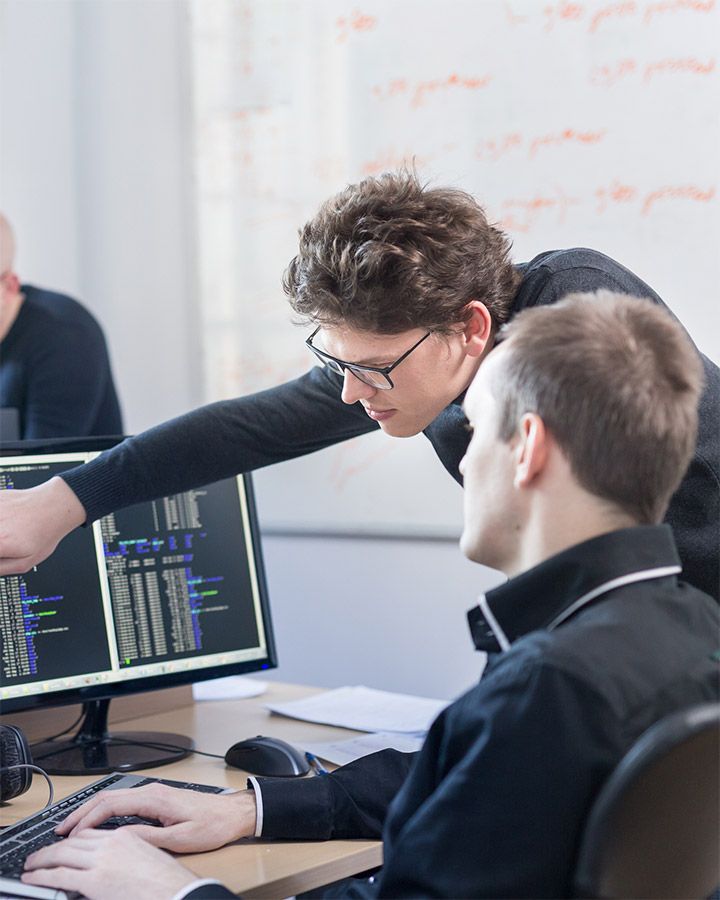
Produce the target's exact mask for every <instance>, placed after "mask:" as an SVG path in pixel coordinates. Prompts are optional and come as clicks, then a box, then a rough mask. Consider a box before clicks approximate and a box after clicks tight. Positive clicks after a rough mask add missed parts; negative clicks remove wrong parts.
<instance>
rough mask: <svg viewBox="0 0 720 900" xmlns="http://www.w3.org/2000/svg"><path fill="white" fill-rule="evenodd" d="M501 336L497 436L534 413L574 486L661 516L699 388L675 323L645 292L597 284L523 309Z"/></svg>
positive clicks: (691, 350)
mask: <svg viewBox="0 0 720 900" xmlns="http://www.w3.org/2000/svg"><path fill="white" fill-rule="evenodd" d="M501 340H504V341H507V350H508V351H509V352H507V353H506V356H505V359H504V361H503V365H502V366H500V367H498V369H499V371H497V372H496V373H495V376H494V378H493V391H494V393H495V396H496V398H497V399H498V400H499V404H500V409H501V417H500V436H501V438H502V439H503V440H506V441H507V440H510V438H511V437H512V435H513V434H515V432H516V430H517V427H518V424H519V422H520V419H521V417H522V415H523V414H524V413H526V412H535V413H537V414H538V415H539V416H540V417H541V418H542V420H543V422H544V423H545V425H546V426H547V428H548V429H549V431H550V432H551V434H552V435H553V437H554V438H555V440H556V441H557V443H558V444H559V446H560V447H561V449H562V451H563V452H564V454H565V455H566V457H567V459H568V461H569V463H570V466H571V469H572V472H573V474H574V475H575V477H576V478H577V480H578V483H579V484H580V485H582V487H584V488H585V489H586V490H588V491H590V492H591V493H593V494H595V495H596V496H598V497H601V498H603V499H605V500H608V501H610V502H611V503H613V504H615V505H616V506H618V507H619V508H620V509H622V510H623V511H625V512H626V513H628V514H630V515H631V516H632V517H633V518H634V519H635V520H636V521H638V522H642V523H654V522H659V521H661V519H662V517H663V515H664V513H665V511H666V509H667V506H668V504H669V502H670V498H671V497H672V495H673V493H674V492H675V490H676V489H677V487H678V485H679V484H680V482H681V480H682V478H683V476H684V474H685V471H686V470H687V467H688V465H689V463H690V459H691V457H692V455H693V451H694V449H695V443H696V439H697V426H698V401H699V398H700V393H701V391H702V386H703V370H702V363H701V361H700V357H699V355H698V352H697V350H696V349H695V347H694V345H693V344H692V342H691V340H690V338H689V337H688V335H687V333H686V332H685V331H684V329H683V328H682V326H681V325H680V324H679V323H678V322H677V321H676V320H675V319H674V318H673V317H672V316H671V314H670V313H669V312H668V311H667V310H665V309H663V308H662V307H660V306H658V305H657V304H656V303H653V302H652V301H651V300H647V299H641V298H639V297H631V296H628V295H626V294H616V293H613V292H612V291H609V290H600V291H597V292H595V293H583V294H570V295H568V296H567V297H565V298H563V299H562V300H561V301H560V302H558V303H556V304H553V305H552V306H543V307H536V308H533V309H528V310H524V311H523V312H521V313H519V314H518V315H517V316H516V317H515V318H514V319H513V320H512V322H510V324H509V325H508V326H506V328H505V329H503V332H502V335H501ZM559 514H561V513H560V512H559Z"/></svg>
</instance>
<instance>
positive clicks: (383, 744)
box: [303, 731, 425, 766]
mask: <svg viewBox="0 0 720 900" xmlns="http://www.w3.org/2000/svg"><path fill="white" fill-rule="evenodd" d="M424 740H425V738H424V735H422V734H417V735H416V734H398V733H392V732H388V731H384V732H382V733H380V734H362V735H358V737H354V738H350V739H349V740H347V741H311V742H309V743H308V742H307V741H305V742H303V750H309V751H310V753H314V754H315V756H317V757H318V758H319V759H324V760H326V762H331V763H335V765H336V766H344V765H345V763H349V762H354V760H356V759H360V757H361V756H367V755H368V754H369V753H376V752H377V751H378V750H400V751H402V752H403V753H413V752H414V751H415V750H419V749H420V748H421V747H422V745H423V741H424Z"/></svg>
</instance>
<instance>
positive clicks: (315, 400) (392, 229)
mask: <svg viewBox="0 0 720 900" xmlns="http://www.w3.org/2000/svg"><path fill="white" fill-rule="evenodd" d="M510 246H511V245H510V239H509V237H508V236H507V235H506V234H503V232H501V231H500V230H499V229H498V228H496V227H495V226H494V225H492V224H491V223H490V222H489V221H488V219H487V217H486V215H485V213H484V211H483V210H482V208H481V207H480V205H479V204H478V202H477V201H476V200H475V199H474V198H473V197H472V196H470V195H469V194H467V193H465V192H464V191H460V190H457V189H454V188H445V187H428V186H425V185H423V184H421V183H420V182H419V180H418V179H417V177H416V176H415V175H414V174H413V173H410V172H405V171H401V172H397V173H387V174H385V175H382V176H379V177H377V178H367V179H365V180H364V181H361V182H360V183H358V184H354V185H350V186H348V187H347V188H346V189H345V190H343V191H341V192H340V193H339V194H337V195H336V196H335V197H331V198H330V199H329V200H328V201H326V202H325V203H324V204H323V205H322V206H321V208H320V210H319V211H318V213H317V214H316V215H315V216H314V217H313V218H312V219H311V220H310V221H309V222H308V223H307V224H306V225H305V226H304V227H303V228H302V230H301V233H300V246H299V251H298V254H297V256H296V257H295V258H294V259H293V260H292V261H291V263H290V266H289V267H288V270H287V272H286V276H285V290H286V293H287V294H288V296H289V298H290V302H291V304H292V306H293V308H294V310H295V312H296V313H298V314H299V315H300V316H302V317H303V318H304V319H305V320H306V321H307V322H309V323H310V325H311V327H312V328H313V329H314V330H313V331H312V333H311V335H310V336H309V337H308V340H307V341H306V343H307V346H308V349H309V350H310V351H312V352H313V353H314V354H315V355H316V357H317V358H318V360H319V361H320V362H322V363H323V367H322V368H319V367H317V366H316V367H315V368H312V369H311V370H310V371H309V372H307V373H306V374H304V375H302V376H301V377H299V378H297V379H295V380H293V381H290V382H288V383H286V384H283V385H280V386H278V387H274V388H271V389H270V390H266V391H261V392H259V393H256V394H251V395H249V396H246V397H238V398H235V399H231V400H224V401H220V402H217V403H212V404H210V405H209V406H204V407H201V408H200V409H197V410H194V411H193V412H191V413H188V414H186V415H184V416H180V417H179V418H177V419H173V420H172V421H170V422H166V423H164V424H162V425H159V426H156V427H155V428H151V429H150V430H149V431H146V432H144V433H142V434H140V435H137V436H135V437H133V438H130V439H129V440H126V441H124V442H123V443H121V444H119V445H118V446H117V447H115V448H114V449H112V450H110V451H108V452H106V453H104V454H102V455H101V456H99V457H98V458H97V459H94V460H92V461H91V462H90V463H87V464H86V465H83V466H80V467H78V468H75V469H70V470H68V471H67V472H64V473H63V474H62V475H61V476H60V477H56V478H52V479H50V480H48V481H47V482H45V483H44V484H41V485H38V486H37V487H35V488H32V489H31V490H28V491H20V490H14V491H0V574H16V573H20V572H24V571H27V570H28V569H29V568H31V567H32V566H34V565H37V564H38V563H39V562H41V561H42V560H43V559H44V558H46V557H47V556H48V555H49V554H50V553H52V551H53V550H54V549H55V547H56V546H57V544H58V542H59V541H60V540H61V539H62V538H63V537H64V536H65V535H66V534H67V533H68V532H69V531H71V530H72V529H73V528H76V527H77V526H79V525H82V524H83V523H89V522H92V521H94V520H95V519H98V518H100V517H101V516H104V515H107V514H108V513H110V512H113V511H115V510H117V509H120V508H122V507H124V506H129V505H131V504H133V503H138V502H140V501H143V500H151V499H156V498H159V497H164V496H167V495H168V494H173V493H177V492H178V491H184V490H189V489H191V488H195V487H198V486H200V485H203V484H208V483H210V482H213V481H219V480H220V479H222V478H228V477H231V476H233V475H236V474H238V473H239V472H248V471H252V470H254V469H258V468H261V467H262V466H268V465H271V464H273V463H276V462H280V461H282V460H286V459H292V458H295V457H298V456H302V455H303V454H307V453H312V452H314V451H316V450H321V449H322V448H324V447H329V446H331V445H333V444H337V443H339V442H341V441H346V440H349V439H350V438H352V437H355V436H357V435H360V434H366V433H368V432H371V431H374V430H376V429H382V431H384V432H385V433H386V434H388V435H391V436H393V437H408V436H410V435H415V434H419V433H420V432H423V433H424V434H425V436H426V437H427V438H428V439H429V440H430V442H431V443H432V445H433V448H434V450H435V452H436V454H437V456H438V458H439V460H440V462H441V463H442V465H443V466H444V467H445V468H446V469H447V471H448V472H449V473H450V475H451V476H452V477H453V478H455V479H457V480H458V481H462V476H461V475H460V473H459V471H458V463H459V462H460V460H461V458H462V456H463V454H464V453H465V450H466V447H467V442H468V433H467V431H466V429H465V417H464V415H463V411H462V400H463V397H464V394H465V391H466V390H467V387H468V385H469V384H470V382H471V381H472V378H473V376H474V375H475V373H476V372H477V370H478V368H479V367H480V366H481V365H482V362H483V360H484V359H485V357H486V356H487V354H488V353H489V352H490V351H491V349H492V347H493V344H494V343H495V339H496V335H497V333H498V330H499V328H500V327H501V326H502V325H503V324H504V323H506V322H508V321H512V319H513V317H514V316H516V315H517V314H518V313H519V312H520V311H522V310H523V309H527V308H531V307H536V306H545V305H548V304H552V303H555V302H556V301H557V300H558V299H559V298H560V297H563V296H565V295H566V294H568V293H571V292H576V291H597V290H600V289H607V290H612V291H616V292H620V293H624V294H628V295H633V296H636V297H648V298H650V299H651V300H653V301H654V302H655V303H657V304H658V305H659V306H663V305H664V304H663V302H662V300H661V299H660V297H659V296H658V295H657V294H656V293H655V292H654V291H653V290H652V288H650V287H649V286H648V285H647V284H645V283H644V282H643V281H641V280H640V278H638V277H637V275H634V274H633V273H632V272H630V271H629V270H628V269H626V268H624V267H623V266H622V265H620V264H619V263H618V262H615V261H614V260H612V259H610V258H609V257H607V256H605V255H604V254H602V253H598V252H597V251H594V250H586V249H570V250H552V251H548V252H545V253H540V254H539V255H538V256H536V257H535V258H534V259H533V260H531V261H530V262H528V263H520V264H514V263H513V262H512V261H511V259H510ZM702 360H703V365H704V369H705V390H704V392H703V395H702V398H701V401H700V427H699V431H698V442H697V448H696V451H695V453H694V456H693V458H692V460H691V462H690V466H689V469H688V471H687V474H686V476H685V478H684V479H683V481H682V482H681V484H680V487H679V488H678V491H677V493H676V494H675V496H674V497H673V498H672V500H671V501H670V505H669V507H668V510H667V514H666V520H667V521H668V522H669V523H670V524H671V525H672V527H673V530H674V532H675V537H676V540H677V543H678V550H679V552H680V558H681V560H682V564H683V572H684V577H685V578H686V580H687V581H688V582H689V583H690V584H692V585H694V586H695V587H697V588H699V589H700V590H703V591H706V592H707V593H709V594H711V595H713V596H714V597H716V598H718V595H719V594H720V554H719V553H718V546H720V432H719V431H718V421H720V370H719V369H718V367H717V366H716V365H715V364H714V363H713V362H711V361H710V360H709V359H707V358H706V357H702ZM370 477H372V473H370Z"/></svg>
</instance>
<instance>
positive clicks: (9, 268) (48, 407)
mask: <svg viewBox="0 0 720 900" xmlns="http://www.w3.org/2000/svg"><path fill="white" fill-rule="evenodd" d="M14 260H15V240H14V237H13V233H12V229H11V228H10V223H9V222H8V221H7V219H6V218H5V217H4V216H3V215H0V407H2V408H3V409H12V410H17V418H18V420H19V429H18V430H19V434H18V435H12V436H9V435H7V434H4V435H1V436H0V437H2V438H3V439H5V440H8V439H13V440H14V439H17V438H19V439H21V440H30V439H31V438H48V437H50V438H52V437H85V436H87V435H103V434H122V433H123V426H122V417H121V415H120V406H119V404H118V398H117V394H116V393H115V385H114V383H113V377H112V372H111V371H110V360H109V357H108V351H107V346H106V344H105V338H104V336H103V333H102V330H101V328H100V326H99V325H98V323H97V322H96V321H95V319H94V318H93V316H92V315H91V314H90V313H89V312H88V311H87V310H86V309H85V307H84V306H81V305H80V304H79V303H78V302H77V300H73V299H72V298H71V297H66V296H65V295H64V294H57V293H55V292H54V291H48V290H45V289H43V288H37V287H33V286H32V285H29V284H22V285H21V284H20V279H19V278H18V276H17V274H16V273H15V270H14Z"/></svg>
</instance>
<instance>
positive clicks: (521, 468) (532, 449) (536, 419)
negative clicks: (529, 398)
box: [513, 413, 549, 488]
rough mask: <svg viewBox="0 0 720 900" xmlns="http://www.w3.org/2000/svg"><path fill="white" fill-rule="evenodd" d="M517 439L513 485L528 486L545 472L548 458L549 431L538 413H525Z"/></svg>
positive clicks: (518, 486)
mask: <svg viewBox="0 0 720 900" xmlns="http://www.w3.org/2000/svg"><path fill="white" fill-rule="evenodd" d="M516 441H517V445H516V447H515V459H516V463H515V477H514V478H513V485H514V487H516V488H520V487H528V486H529V485H530V484H532V482H533V481H534V480H535V479H536V478H537V477H538V476H539V475H540V474H541V473H542V472H543V470H544V469H545V465H546V463H547V459H548V449H549V448H548V433H547V429H546V428H545V423H544V422H543V420H542V419H541V418H540V416H539V415H538V414H537V413H525V415H524V416H523V417H522V419H521V420H520V425H519V426H518V435H517V438H516Z"/></svg>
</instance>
